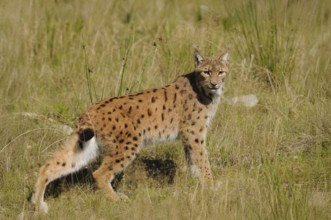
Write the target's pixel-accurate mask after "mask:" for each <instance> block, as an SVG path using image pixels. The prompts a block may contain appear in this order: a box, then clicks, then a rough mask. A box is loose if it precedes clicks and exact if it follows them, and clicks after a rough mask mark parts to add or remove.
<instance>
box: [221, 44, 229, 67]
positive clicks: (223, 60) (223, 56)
mask: <svg viewBox="0 0 331 220" xmlns="http://www.w3.org/2000/svg"><path fill="white" fill-rule="evenodd" d="M229 58H230V48H229V47H228V48H227V49H226V52H225V53H224V54H223V55H222V56H220V58H219V59H220V60H221V61H222V62H224V63H225V64H226V65H228V64H229Z"/></svg>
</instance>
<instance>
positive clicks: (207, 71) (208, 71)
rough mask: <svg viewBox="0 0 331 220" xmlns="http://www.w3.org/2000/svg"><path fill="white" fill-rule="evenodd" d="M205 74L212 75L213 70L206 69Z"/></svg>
mask: <svg viewBox="0 0 331 220" xmlns="http://www.w3.org/2000/svg"><path fill="white" fill-rule="evenodd" d="M203 74H205V75H208V76H210V75H211V71H210V70H205V71H203Z"/></svg>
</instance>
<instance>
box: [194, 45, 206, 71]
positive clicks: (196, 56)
mask: <svg viewBox="0 0 331 220" xmlns="http://www.w3.org/2000/svg"><path fill="white" fill-rule="evenodd" d="M193 48H194V63H195V66H196V67H197V66H199V65H200V64H201V63H202V62H203V61H204V60H205V59H204V58H203V56H201V54H200V52H199V51H198V48H197V47H196V46H194V45H193Z"/></svg>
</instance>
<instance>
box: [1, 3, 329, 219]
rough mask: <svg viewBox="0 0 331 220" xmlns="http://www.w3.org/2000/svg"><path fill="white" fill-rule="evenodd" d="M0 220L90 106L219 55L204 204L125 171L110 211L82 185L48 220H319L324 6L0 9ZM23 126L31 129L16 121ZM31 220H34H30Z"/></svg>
mask: <svg viewBox="0 0 331 220" xmlns="http://www.w3.org/2000/svg"><path fill="white" fill-rule="evenodd" d="M0 6H1V7H0V13H1V19H0V30H1V32H0V54H1V56H0V103H1V105H0V118H1V124H0V219H14V218H17V217H18V216H20V217H23V218H24V219H31V218H34V217H33V215H34V214H33V210H32V208H31V206H30V204H29V203H28V201H27V198H28V196H29V194H30V193H31V191H32V189H33V185H34V182H35V180H36V176H37V171H38V167H39V166H40V164H42V163H43V162H44V161H45V160H46V158H47V157H48V156H49V155H50V154H51V153H52V152H54V151H55V150H56V148H57V146H58V143H59V141H60V140H62V139H63V138H65V136H66V135H65V134H64V132H63V130H62V127H59V125H61V124H62V125H69V126H73V125H74V124H75V121H76V120H77V118H78V117H79V115H80V113H81V112H83V111H84V109H86V108H87V107H88V106H90V105H91V102H96V101H97V100H100V99H102V98H105V97H108V96H116V95H124V94H128V93H130V92H134V91H139V90H142V89H147V88H153V87H160V86H162V85H165V84H167V83H171V82H172V81H173V80H174V79H175V78H176V76H178V75H180V74H183V73H187V72H190V71H192V70H193V67H194V63H193V55H192V52H193V49H192V47H191V45H192V44H196V45H198V46H199V48H200V50H201V51H202V52H203V53H204V54H206V55H211V54H213V55H219V54H220V53H221V52H222V51H224V50H225V48H226V46H228V45H230V46H231V73H230V74H229V76H228V78H227V80H226V88H225V96H227V97H231V96H238V95H245V94H252V93H253V94H256V95H257V97H258V98H259V104H258V105H257V106H256V107H253V108H246V107H243V106H240V105H229V104H226V103H222V104H221V105H220V107H219V111H218V113H217V115H216V118H215V120H214V122H213V126H212V128H211V130H210V132H209V134H208V143H207V144H208V151H209V153H210V160H211V163H212V169H213V173H214V176H215V178H216V179H218V180H220V181H221V182H222V185H221V187H220V188H219V189H217V190H202V189H201V188H200V187H199V186H198V184H197V181H195V180H193V179H191V178H189V177H188V176H187V172H186V165H185V156H184V152H183V149H182V146H181V143H180V142H175V143H171V144H169V143H168V144H163V145H160V146H157V147H152V148H148V149H145V150H144V151H143V152H142V154H141V156H142V157H144V156H146V157H147V156H148V157H152V158H161V159H172V160H173V161H174V162H175V163H176V164H177V172H176V176H175V181H174V183H173V184H167V183H163V182H162V181H159V180H155V179H153V178H150V177H146V173H145V171H144V170H143V169H142V168H139V169H138V168H135V167H131V168H129V169H128V170H127V172H126V175H125V178H124V180H123V181H122V182H121V184H120V186H119V190H120V191H123V192H124V193H126V194H128V195H129V197H130V200H129V201H123V202H122V201H121V202H118V203H112V202H110V201H108V200H107V198H105V196H104V195H103V193H102V192H100V191H96V192H94V190H93V189H92V188H91V187H90V186H89V185H88V184H84V183H81V184H78V185H75V186H73V187H70V189H69V190H66V191H65V192H63V193H61V194H60V196H59V197H58V198H53V197H48V198H47V201H48V204H49V206H50V213H49V216H48V217H49V218H51V219H60V218H61V219H129V218H130V219H330V218H331V212H330V207H331V199H330V198H331V186H330V183H331V172H330V170H331V114H330V110H331V86H330V83H331V74H330V72H331V65H330V60H331V45H330V41H331V29H330V25H331V18H330V14H331V3H330V2H329V1H328V0H318V1H311V2H307V1H303V0H298V1H285V0H284V1H282V0H278V1H271V0H270V1H269V0H268V1H251V0H249V1H244V0H234V1H231V2H228V1H216V0H208V1H195V2H192V1H162V0H161V1H146V0H141V1H133V0H128V1H87V0H83V1H80V0H73V1H64V0H58V1H37V0H36V1H18V0H15V1H3V2H1V3H0ZM24 112H30V113H36V114H37V115H34V116H33V117H27V116H24V115H23V114H22V113H24ZM39 218H44V217H43V216H39Z"/></svg>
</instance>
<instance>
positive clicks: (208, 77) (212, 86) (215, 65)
mask: <svg viewBox="0 0 331 220" xmlns="http://www.w3.org/2000/svg"><path fill="white" fill-rule="evenodd" d="M194 59H195V73H196V75H197V78H196V79H197V86H198V87H200V89H201V91H202V92H203V93H204V95H205V96H207V97H210V98H214V97H216V96H220V95H221V94H222V92H223V82H224V79H225V77H226V75H227V73H228V70H229V49H228V50H227V51H226V52H225V53H224V54H223V55H221V56H219V57H203V56H202V55H201V54H200V52H199V51H198V50H197V49H196V48H195V50H194Z"/></svg>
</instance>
